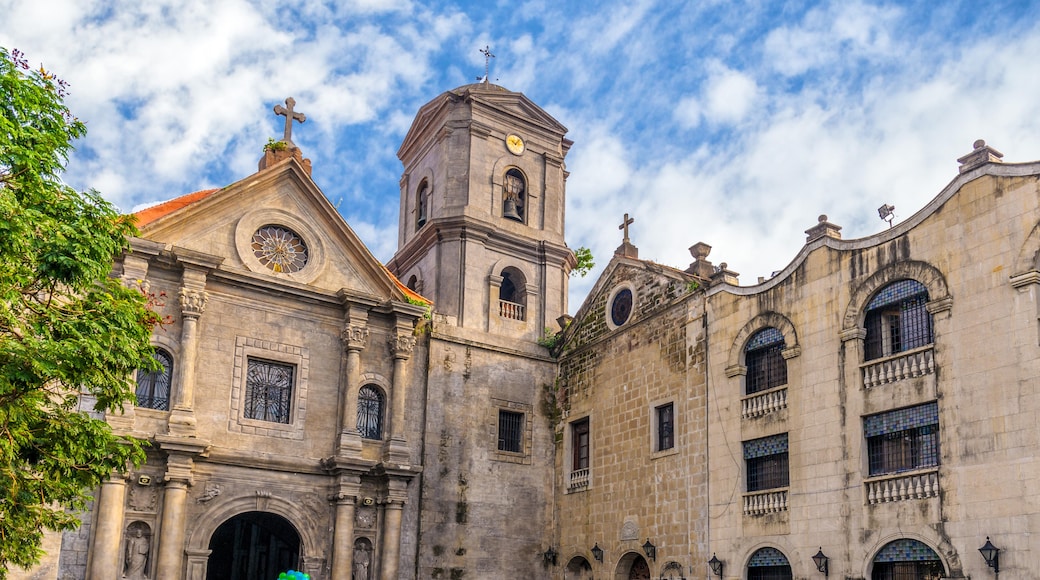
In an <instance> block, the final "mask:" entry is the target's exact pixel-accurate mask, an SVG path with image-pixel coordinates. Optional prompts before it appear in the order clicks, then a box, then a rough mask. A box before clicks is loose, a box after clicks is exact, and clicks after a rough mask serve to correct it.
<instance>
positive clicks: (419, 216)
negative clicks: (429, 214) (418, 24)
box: [415, 179, 430, 230]
mask: <svg viewBox="0 0 1040 580" xmlns="http://www.w3.org/2000/svg"><path fill="white" fill-rule="evenodd" d="M429 193H430V184H429V182H427V181H426V180H425V179H424V180H422V183H420V184H419V188H418V189H417V190H415V229H416V230H418V229H419V228H421V227H423V226H424V225H426V211H427V209H426V204H427V201H428V198H429Z"/></svg>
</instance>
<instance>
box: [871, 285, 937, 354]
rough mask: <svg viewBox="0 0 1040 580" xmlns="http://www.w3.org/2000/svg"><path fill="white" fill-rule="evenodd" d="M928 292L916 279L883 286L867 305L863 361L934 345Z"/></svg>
mask: <svg viewBox="0 0 1040 580" xmlns="http://www.w3.org/2000/svg"><path fill="white" fill-rule="evenodd" d="M927 303H928V289H927V288H925V286H924V284H921V283H920V282H918V281H916V280H900V281H898V282H894V283H892V284H889V285H888V286H885V287H884V288H882V289H881V291H880V292H878V293H877V294H875V295H874V298H872V299H871V301H870V302H869V303H868V304H867V308H866V310H867V314H866V320H865V321H864V325H865V326H866V331H867V339H866V342H865V344H864V359H865V360H873V359H876V358H881V357H886V356H892V355H894V354H898V353H900V352H903V351H906V350H910V349H914V348H917V347H919V346H925V345H927V344H932V343H933V342H935V337H934V335H933V330H932V315H931V314H929V313H928V310H927V309H926V308H925V305H926V304H927Z"/></svg>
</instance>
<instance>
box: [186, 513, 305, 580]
mask: <svg viewBox="0 0 1040 580" xmlns="http://www.w3.org/2000/svg"><path fill="white" fill-rule="evenodd" d="M209 549H210V550H211V553H210V555H209V564H208V565H207V571H206V580H251V579H253V578H277V577H278V574H279V573H281V572H285V571H286V570H290V569H296V568H297V567H298V565H299V562H300V534H299V533H298V532H297V531H296V528H294V527H293V525H292V524H291V523H289V521H288V520H286V519H285V518H283V517H282V516H279V515H277V514H271V513H265V512H246V513H244V514H239V515H237V516H235V517H233V518H231V519H229V520H227V521H226V522H224V523H223V524H221V525H220V527H218V528H217V530H216V531H215V532H213V536H212V537H211V538H210V541H209Z"/></svg>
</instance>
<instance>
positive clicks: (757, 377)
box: [744, 327, 787, 395]
mask: <svg viewBox="0 0 1040 580" xmlns="http://www.w3.org/2000/svg"><path fill="white" fill-rule="evenodd" d="M783 350H784V335H783V334H781V333H780V331H779V330H777V329H775V328H772V327H770V328H764V329H762V330H760V331H758V332H756V333H755V334H754V335H753V336H752V337H751V340H749V341H748V343H747V346H745V347H744V364H745V365H746V366H747V377H746V379H745V381H744V386H745V394H748V395H750V394H752V393H757V392H759V391H765V390H767V389H772V388H773V387H779V386H780V385H786V384H787V361H785V360H784V357H783Z"/></svg>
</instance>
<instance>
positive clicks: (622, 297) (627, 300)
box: [610, 288, 632, 326]
mask: <svg viewBox="0 0 1040 580" xmlns="http://www.w3.org/2000/svg"><path fill="white" fill-rule="evenodd" d="M631 315H632V290H630V289H628V288H622V289H621V290H619V291H618V293H617V294H615V295H614V300H612V301H611V302H610V321H611V322H613V323H614V326H621V325H622V324H624V323H626V322H628V317H629V316H631Z"/></svg>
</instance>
